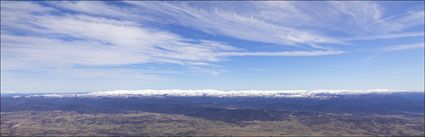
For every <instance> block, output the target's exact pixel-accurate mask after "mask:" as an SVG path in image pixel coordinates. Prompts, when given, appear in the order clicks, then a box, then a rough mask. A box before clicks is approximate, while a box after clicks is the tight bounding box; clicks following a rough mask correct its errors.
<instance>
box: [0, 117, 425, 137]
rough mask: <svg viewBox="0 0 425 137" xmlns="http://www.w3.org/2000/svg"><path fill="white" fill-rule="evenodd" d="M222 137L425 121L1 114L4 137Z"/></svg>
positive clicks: (379, 129)
mask: <svg viewBox="0 0 425 137" xmlns="http://www.w3.org/2000/svg"><path fill="white" fill-rule="evenodd" d="M14 135H18V136H63V135H65V136H104V135H108V136H110V135H129V136H140V135H153V136H157V135H218V136H224V135H225V136H232V135H234V136H282V135H296V136H305V135H314V136H328V135H332V136H335V135H338V136H339V135H344V136H353V135H356V136H357V135H358V136H365V135H368V136H370V135H372V136H376V135H379V136H382V135H384V136H406V135H409V136H424V119H423V117H407V116H400V115H369V116H353V115H343V114H338V115H337V114H330V113H327V114H317V115H310V116H306V115H302V116H297V115H288V116H287V118H285V119H282V120H277V121H258V120H256V121H240V122H224V121H219V120H207V119H203V118H196V117H191V116H185V115H181V114H160V113H150V112H135V111H129V112H127V113H114V114H106V113H91V114H89V113H78V112H71V111H17V112H1V136H14Z"/></svg>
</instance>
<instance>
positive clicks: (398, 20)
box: [1, 1, 425, 92]
mask: <svg viewBox="0 0 425 137" xmlns="http://www.w3.org/2000/svg"><path fill="white" fill-rule="evenodd" d="M424 24H425V23H424V1H399V2H397V1H361V2H357V1H345V2H339V1H314V2H305V1H246V2H231V1H224V2H209V1H199V2H190V1H183V2H166V1H164V2H159V1H148V2H137V1H113V2H103V1H73V2H68V1H41V2H31V1H26V2H17V1H1V92H86V91H105V90H119V89H125V90H134V89H218V90H247V89H255V90H278V89H286V90H289V89H307V90H308V89H396V90H424V41H425V40H424V31H425V30H424V29H425V28H424V27H425V25H424Z"/></svg>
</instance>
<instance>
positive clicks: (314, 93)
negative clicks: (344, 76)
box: [15, 89, 424, 98]
mask: <svg viewBox="0 0 425 137" xmlns="http://www.w3.org/2000/svg"><path fill="white" fill-rule="evenodd" d="M412 92H419V93H420V92H422V93H424V91H419V90H391V89H369V90H214V89H204V90H179V89H166V90H151V89H146V90H111V91H98V92H89V93H44V94H29V95H16V96H15V97H37V96H38V97H58V98H61V97H134V96H177V97H200V96H208V97H277V98H332V97H335V96H342V95H364V94H394V93H412Z"/></svg>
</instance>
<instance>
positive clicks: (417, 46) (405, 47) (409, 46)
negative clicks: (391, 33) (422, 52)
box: [384, 43, 425, 51]
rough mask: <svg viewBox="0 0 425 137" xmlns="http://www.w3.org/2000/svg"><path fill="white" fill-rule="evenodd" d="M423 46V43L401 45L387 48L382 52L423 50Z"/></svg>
mask: <svg viewBox="0 0 425 137" xmlns="http://www.w3.org/2000/svg"><path fill="white" fill-rule="evenodd" d="M424 46H425V44H424V43H414V44H403V45H393V46H388V47H386V48H385V49H384V50H386V51H398V50H409V49H423V48H424Z"/></svg>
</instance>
